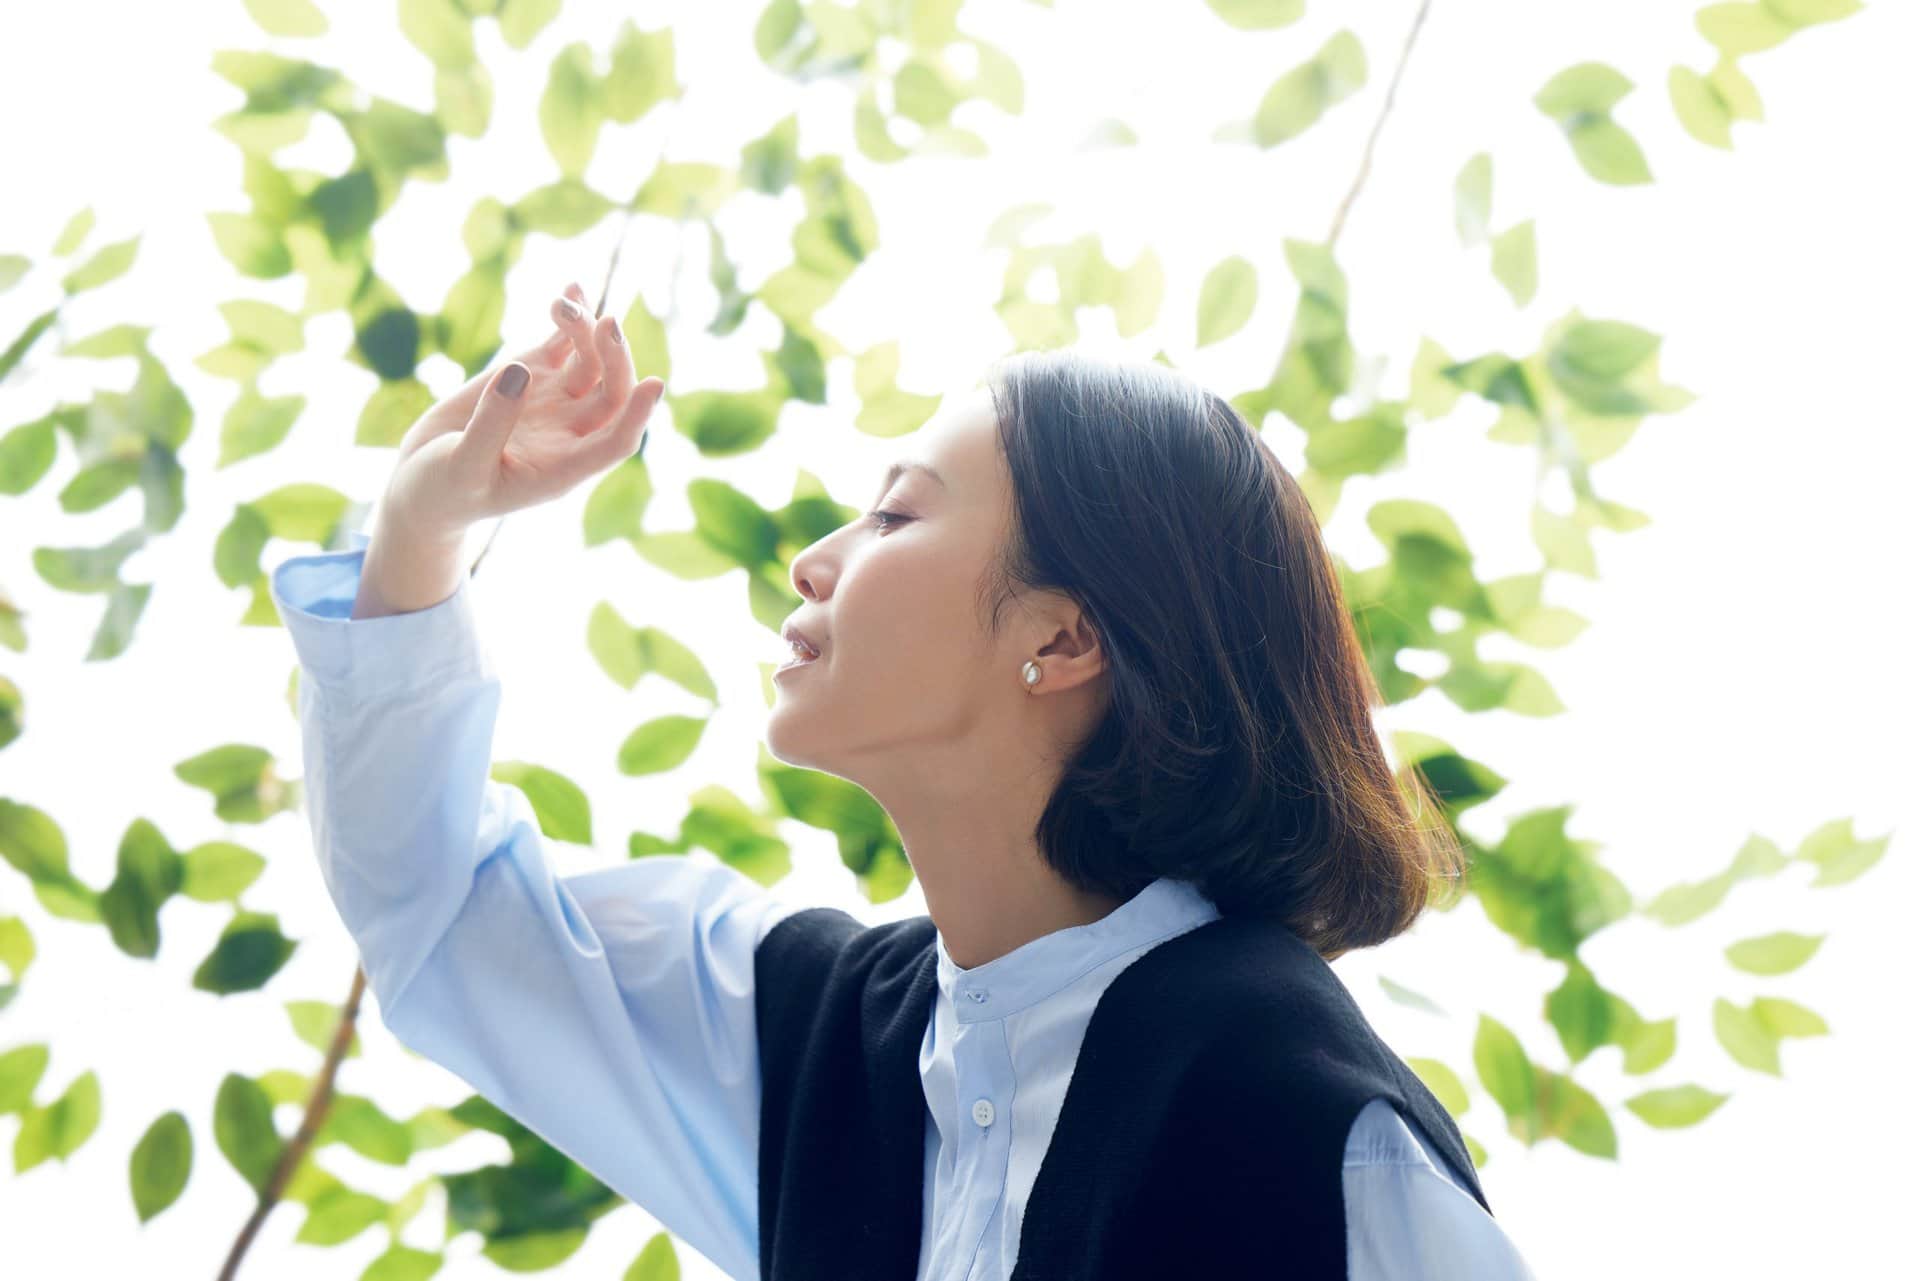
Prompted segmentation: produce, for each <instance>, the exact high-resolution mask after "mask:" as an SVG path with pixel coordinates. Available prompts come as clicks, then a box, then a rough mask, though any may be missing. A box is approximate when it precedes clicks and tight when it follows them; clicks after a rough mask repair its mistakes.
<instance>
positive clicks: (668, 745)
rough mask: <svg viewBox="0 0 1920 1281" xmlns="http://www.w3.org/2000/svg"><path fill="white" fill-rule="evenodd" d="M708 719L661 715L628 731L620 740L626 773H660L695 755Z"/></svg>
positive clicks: (620, 757) (622, 765)
mask: <svg viewBox="0 0 1920 1281" xmlns="http://www.w3.org/2000/svg"><path fill="white" fill-rule="evenodd" d="M706 727H707V722H706V718H705V717H700V716H658V717H655V718H654V719H653V720H650V721H647V722H645V723H643V724H641V725H639V726H638V727H636V728H635V729H634V731H633V732H632V733H631V734H628V735H627V737H626V739H625V741H623V742H622V743H621V744H620V756H619V764H620V772H621V773H622V774H659V773H664V772H665V771H667V770H670V769H673V768H674V767H676V766H678V765H679V764H681V763H682V762H683V761H685V760H686V759H687V757H689V756H691V755H693V749H694V748H695V747H697V746H698V745H699V743H700V735H701V734H702V732H704V731H705V729H706Z"/></svg>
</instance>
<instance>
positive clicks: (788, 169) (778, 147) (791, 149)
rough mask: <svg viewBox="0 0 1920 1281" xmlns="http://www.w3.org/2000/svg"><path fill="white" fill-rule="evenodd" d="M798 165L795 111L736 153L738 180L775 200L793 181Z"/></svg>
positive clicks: (798, 118) (797, 129)
mask: <svg viewBox="0 0 1920 1281" xmlns="http://www.w3.org/2000/svg"><path fill="white" fill-rule="evenodd" d="M799 162H800V113H799V112H797V111H796V112H789V113H787V115H786V117H785V118H783V119H782V120H781V121H780V122H779V123H778V124H776V125H774V126H773V127H772V128H771V129H769V130H767V132H766V133H764V134H762V135H760V136H759V137H758V138H755V139H754V140H753V141H752V142H749V143H748V144H747V145H746V146H744V147H742V148H741V149H740V179H741V181H742V182H743V183H745V185H747V186H749V187H751V188H753V189H754V190H755V191H761V192H765V193H766V194H767V195H769V196H777V195H779V194H780V193H781V192H782V191H785V190H786V189H787V184H788V183H790V182H792V181H793V175H794V170H795V169H796V168H797V167H798V165H799Z"/></svg>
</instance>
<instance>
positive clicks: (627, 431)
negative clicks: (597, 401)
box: [568, 377, 667, 485]
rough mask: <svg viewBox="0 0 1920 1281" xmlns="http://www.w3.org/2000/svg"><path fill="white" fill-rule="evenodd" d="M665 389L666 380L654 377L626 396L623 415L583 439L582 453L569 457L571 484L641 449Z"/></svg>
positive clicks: (580, 451)
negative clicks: (650, 420) (648, 425)
mask: <svg viewBox="0 0 1920 1281" xmlns="http://www.w3.org/2000/svg"><path fill="white" fill-rule="evenodd" d="M666 390H667V384H666V383H664V382H662V381H661V380H660V379H659V378H652V377H650V378H648V379H646V380H645V381H644V382H642V383H641V384H640V385H639V386H638V387H636V388H634V392H633V394H632V395H631V396H629V397H627V403H626V404H625V405H623V406H622V407H621V409H620V416H619V417H617V418H615V419H614V420H613V421H612V422H610V423H608V424H607V425H606V426H605V427H602V428H601V429H600V430H599V431H597V432H595V433H593V435H591V436H588V437H586V438H585V439H584V440H582V441H581V442H580V449H579V452H578V453H576V454H575V455H574V456H573V458H572V459H571V460H570V467H569V470H570V471H571V472H572V473H573V474H572V476H571V477H570V479H569V481H568V484H570V485H572V484H578V483H579V482H580V481H581V480H584V479H585V478H586V477H588V476H593V475H597V474H598V473H600V472H603V471H605V470H606V469H607V468H609V467H611V466H613V465H614V464H615V463H621V462H625V461H626V460H627V459H629V458H631V457H633V455H634V451H636V450H637V449H639V448H640V441H641V438H642V437H644V436H645V435H646V432H647V421H648V419H650V418H651V417H652V416H653V407H654V406H655V405H657V404H659V403H660V397H661V396H662V395H663V394H664V393H665V392H666Z"/></svg>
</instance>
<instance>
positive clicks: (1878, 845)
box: [1793, 818, 1893, 886]
mask: <svg viewBox="0 0 1920 1281" xmlns="http://www.w3.org/2000/svg"><path fill="white" fill-rule="evenodd" d="M1892 839H1893V836H1892V834H1891V833H1889V834H1888V835H1886V836H1882V837H1879V838H1878V839H1875V840H1870V841H1863V840H1861V839H1860V838H1859V837H1857V836H1855V835H1854V834H1853V820H1852V819H1850V818H1838V819H1834V820H1833V821H1832V822H1829V823H1823V824H1821V825H1820V826H1819V827H1818V828H1816V829H1815V830H1814V831H1813V832H1811V833H1809V834H1808V836H1807V838H1806V840H1804V841H1802V842H1800V848H1799V849H1798V850H1796V851H1794V855H1793V856H1794V858H1796V859H1801V860H1804V861H1806V862H1809V863H1812V864H1814V865H1815V866H1817V867H1818V868H1819V869H1820V871H1819V873H1818V874H1817V875H1816V876H1815V877H1814V878H1813V884H1814V885H1816V886H1819V885H1844V884H1846V883H1847V882H1849V881H1852V880H1855V879H1857V878H1858V877H1860V876H1861V875H1863V874H1864V873H1865V872H1866V871H1867V869H1869V868H1871V867H1872V866H1873V865H1874V864H1875V863H1878V862H1879V861H1880V856H1881V855H1883V854H1885V853H1886V852H1887V844H1888V842H1890V841H1891V840H1892Z"/></svg>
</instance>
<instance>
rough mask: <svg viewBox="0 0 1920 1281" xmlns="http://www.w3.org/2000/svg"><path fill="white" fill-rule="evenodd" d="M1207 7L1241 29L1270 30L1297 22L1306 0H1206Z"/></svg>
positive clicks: (1303, 11)
mask: <svg viewBox="0 0 1920 1281" xmlns="http://www.w3.org/2000/svg"><path fill="white" fill-rule="evenodd" d="M1207 7H1208V8H1209V9H1212V10H1213V11H1214V12H1215V13H1217V14H1219V15H1220V17H1221V18H1222V19H1223V20H1225V21H1226V22H1227V24H1228V25H1230V26H1235V27H1238V28H1240V29H1241V30H1242V31H1270V30H1272V29H1273V28H1275V27H1284V26H1288V25H1290V24H1292V23H1295V22H1298V21H1299V20H1300V15H1302V14H1304V13H1305V12H1306V11H1307V0H1207Z"/></svg>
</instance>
